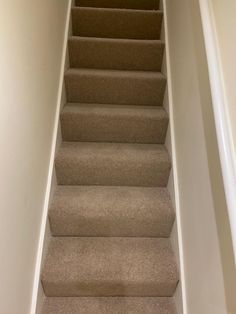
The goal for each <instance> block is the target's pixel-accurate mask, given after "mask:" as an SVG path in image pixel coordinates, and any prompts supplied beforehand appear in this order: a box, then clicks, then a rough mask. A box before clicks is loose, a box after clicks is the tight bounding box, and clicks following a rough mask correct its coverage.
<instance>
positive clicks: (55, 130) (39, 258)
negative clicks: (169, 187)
mask: <svg viewBox="0 0 236 314" xmlns="http://www.w3.org/2000/svg"><path fill="white" fill-rule="evenodd" d="M72 4H73V1H72V0H69V1H68V7H67V15H66V23H65V32H64V41H63V52H62V58H61V69H60V78H59V85H58V93H57V105H56V113H55V120H54V126H53V137H52V145H51V154H50V160H49V168H48V177H47V183H46V191H45V197H44V205H43V213H42V220H41V226H40V233H39V241H38V248H37V256H36V263H35V272H34V280H33V290H32V298H31V307H30V314H35V313H36V307H37V297H38V289H39V281H40V273H41V264H42V256H43V246H44V237H45V232H46V225H47V216H48V206H49V200H50V190H51V183H52V176H53V168H54V159H55V152H56V144H57V133H58V126H59V117H60V108H61V102H62V95H63V82H64V73H65V67H66V53H67V42H68V34H69V28H70V13H71V7H72Z"/></svg>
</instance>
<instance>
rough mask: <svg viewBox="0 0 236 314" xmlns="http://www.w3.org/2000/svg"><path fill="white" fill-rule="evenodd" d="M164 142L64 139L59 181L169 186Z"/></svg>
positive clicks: (70, 183) (66, 183)
mask: <svg viewBox="0 0 236 314" xmlns="http://www.w3.org/2000/svg"><path fill="white" fill-rule="evenodd" d="M170 168H171V164H170V160H169V155H168V153H167V150H166V148H165V147H164V145H159V144H130V143H126V144H124V143H86V142H80V143H79V142H63V143H62V145H61V147H60V149H59V152H58V155H57V157H56V173H57V179H58V184H60V185H127V186H136V185H138V186H140V185H141V186H166V184H167V181H168V176H169V172H170Z"/></svg>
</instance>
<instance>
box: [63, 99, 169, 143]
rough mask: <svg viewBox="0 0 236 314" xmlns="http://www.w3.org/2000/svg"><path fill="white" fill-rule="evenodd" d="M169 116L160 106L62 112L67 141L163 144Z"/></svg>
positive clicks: (86, 106) (91, 106)
mask: <svg viewBox="0 0 236 314" xmlns="http://www.w3.org/2000/svg"><path fill="white" fill-rule="evenodd" d="M167 127H168V115H167V113H166V111H165V110H164V109H163V108H161V107H158V106H154V107H148V106H128V105H122V106H120V105H102V104H73V103H72V104H68V105H67V106H65V107H64V109H63V111H62V113H61V130H62V138H63V140H64V141H82V142H120V143H121V142H122V143H153V144H154V143H157V144H164V142H165V138H166V132H167Z"/></svg>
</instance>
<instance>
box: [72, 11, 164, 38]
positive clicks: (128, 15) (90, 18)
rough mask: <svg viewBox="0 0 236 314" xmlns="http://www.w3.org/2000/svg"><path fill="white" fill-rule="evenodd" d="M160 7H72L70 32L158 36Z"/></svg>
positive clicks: (131, 36)
mask: <svg viewBox="0 0 236 314" xmlns="http://www.w3.org/2000/svg"><path fill="white" fill-rule="evenodd" d="M162 17H163V14H162V12H160V11H132V10H116V9H114V10H112V9H110V10H109V9H87V8H74V9H72V28H73V35H75V36H83V37H100V38H128V39H160V33H161V25H162Z"/></svg>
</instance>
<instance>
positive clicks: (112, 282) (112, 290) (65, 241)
mask: <svg viewBox="0 0 236 314" xmlns="http://www.w3.org/2000/svg"><path fill="white" fill-rule="evenodd" d="M177 283H178V269H177V265H176V263H175V260H174V254H173V251H172V248H171V243H170V240H169V239H158V238H124V237H122V238H117V237H116V238H111V237H106V238H100V237H99V238H98V237H92V238H91V237H90V238H85V237H84V238H72V237H62V238H58V237H57V238H52V239H51V243H50V245H49V248H48V255H47V257H46V260H45V264H44V268H43V271H42V284H43V288H44V292H45V294H46V296H64V297H65V296H68V297H69V296H159V297H163V296H164V297H169V296H173V294H174V291H175V289H176V285H177Z"/></svg>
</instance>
